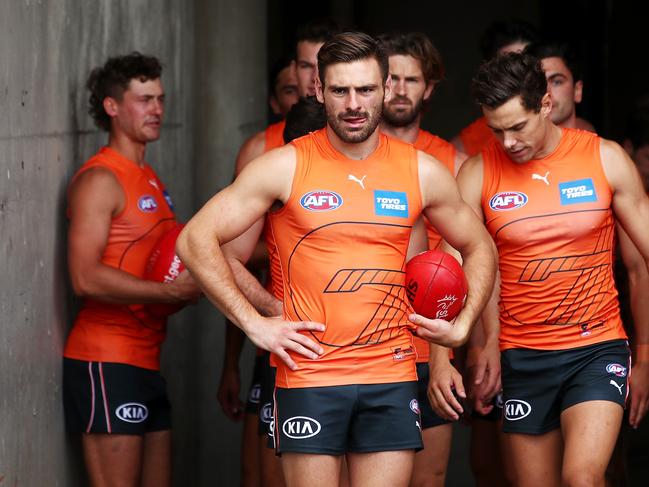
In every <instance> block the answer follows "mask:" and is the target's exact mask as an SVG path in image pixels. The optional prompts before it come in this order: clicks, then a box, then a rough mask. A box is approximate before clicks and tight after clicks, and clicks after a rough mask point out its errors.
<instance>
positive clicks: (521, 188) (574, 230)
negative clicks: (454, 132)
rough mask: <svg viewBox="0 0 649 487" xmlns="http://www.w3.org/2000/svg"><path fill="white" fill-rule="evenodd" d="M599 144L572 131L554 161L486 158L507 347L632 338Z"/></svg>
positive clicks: (486, 201)
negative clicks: (624, 318) (616, 271)
mask: <svg viewBox="0 0 649 487" xmlns="http://www.w3.org/2000/svg"><path fill="white" fill-rule="evenodd" d="M599 146H600V139H599V137H597V136H596V135H594V134H591V133H589V132H585V131H581V130H574V129H563V133H562V137H561V141H560V143H559V145H558V146H557V148H556V149H555V150H554V152H552V153H551V154H549V155H548V156H546V157H544V158H542V159H538V160H532V161H529V162H527V163H524V164H516V163H513V162H512V161H511V160H510V159H509V157H508V156H507V155H506V153H505V152H504V150H503V149H502V147H501V146H500V144H499V143H498V142H496V143H492V144H489V145H488V146H487V147H486V148H485V149H484V150H483V152H482V157H483V161H484V180H483V181H484V182H483V188H482V208H483V210H484V215H485V220H486V225H487V229H488V230H489V232H490V233H491V235H492V237H493V238H494V240H495V242H496V245H497V247H498V255H499V266H500V277H501V291H500V325H501V333H500V344H501V348H502V349H503V350H504V349H508V348H530V349H540V350H563V349H569V348H575V347H581V346H585V345H590V344H593V343H598V342H602V341H606V340H613V339H618V338H625V337H626V335H625V333H624V330H623V328H622V323H621V320H620V313H619V309H618V303H617V291H616V290H615V283H614V281H613V245H614V236H615V221H614V218H613V213H612V211H611V200H612V193H611V189H610V187H609V185H608V182H607V180H606V177H605V175H604V171H603V169H602V164H601V160H600V153H599Z"/></svg>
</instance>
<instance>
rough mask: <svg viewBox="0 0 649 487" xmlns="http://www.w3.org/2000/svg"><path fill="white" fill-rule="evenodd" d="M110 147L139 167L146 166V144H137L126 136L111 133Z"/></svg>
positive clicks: (109, 138)
mask: <svg viewBox="0 0 649 487" xmlns="http://www.w3.org/2000/svg"><path fill="white" fill-rule="evenodd" d="M108 147H110V148H111V149H113V150H115V151H117V152H119V153H120V154H121V155H123V156H124V157H126V158H127V159H129V160H131V161H133V162H135V163H136V164H137V165H138V166H140V167H142V166H143V165H144V151H145V149H146V144H143V143H141V142H135V141H133V140H132V139H130V138H128V137H127V136H126V135H124V134H121V133H114V132H111V133H110V136H109V137H108Z"/></svg>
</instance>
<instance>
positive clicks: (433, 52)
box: [379, 32, 466, 487]
mask: <svg viewBox="0 0 649 487" xmlns="http://www.w3.org/2000/svg"><path fill="white" fill-rule="evenodd" d="M379 40H380V41H381V44H382V45H383V47H384V48H385V49H386V51H387V54H388V60H389V66H390V77H391V79H392V98H391V99H390V100H389V101H388V102H386V103H385V104H384V105H383V120H382V122H381V131H382V132H383V133H385V134H388V135H390V136H392V137H395V138H397V139H399V140H403V141H404V142H410V143H411V144H413V145H414V146H415V148H416V149H418V150H421V151H423V152H425V153H427V154H429V155H431V156H433V157H434V158H435V159H437V160H438V161H440V162H441V163H442V164H443V165H444V166H446V168H447V169H448V170H449V171H450V172H451V174H453V175H455V174H457V171H458V170H459V168H460V165H461V164H462V162H463V161H464V159H466V155H465V154H463V153H462V152H459V151H457V150H456V149H455V147H454V146H453V145H452V144H451V143H449V142H447V141H445V140H444V139H442V138H440V137H437V136H436V135H433V134H431V133H430V132H427V131H426V130H423V129H422V128H421V127H420V124H421V118H422V112H423V109H424V108H425V106H426V105H427V104H428V102H429V101H430V97H431V96H432V94H433V91H434V90H435V85H436V84H437V83H438V82H439V81H441V80H442V79H443V78H444V65H443V63H442V57H441V55H440V54H439V52H438V51H437V49H436V48H435V46H433V43H432V42H431V41H430V39H428V37H426V35H425V34H422V33H418V32H411V33H406V34H400V33H399V34H384V35H382V36H380V37H379ZM425 223H426V233H427V237H428V245H427V248H431V249H434V248H437V247H438V246H439V244H440V243H441V237H440V236H439V234H438V233H437V232H436V231H435V228H433V226H432V225H431V224H430V223H429V222H428V221H426V222H425ZM419 240H421V239H412V242H413V243H412V245H413V246H416V242H418V241H419ZM423 250H426V248H420V249H415V248H411V249H410V253H411V254H415V253H418V252H421V251H423ZM415 347H416V349H417V376H418V381H419V397H418V400H419V408H420V411H421V427H422V437H423V440H424V450H422V451H420V452H419V453H418V454H417V455H416V456H415V467H414V471H413V477H412V480H411V483H410V485H411V486H413V487H415V486H417V487H420V486H421V487H423V486H443V485H444V481H445V478H446V467H447V464H448V458H449V454H450V446H451V436H452V432H453V431H452V427H451V423H450V422H448V421H446V420H444V419H442V418H440V417H439V416H438V415H437V414H435V412H434V411H433V409H432V407H431V406H430V402H429V400H428V397H427V389H428V380H429V368H428V355H429V343H428V342H427V341H425V340H422V339H419V338H415Z"/></svg>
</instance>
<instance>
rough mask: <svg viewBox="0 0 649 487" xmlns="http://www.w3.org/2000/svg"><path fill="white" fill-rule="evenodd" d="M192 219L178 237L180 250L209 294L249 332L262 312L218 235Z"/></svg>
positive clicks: (219, 307) (183, 258) (177, 247)
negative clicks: (246, 290)
mask: <svg viewBox="0 0 649 487" xmlns="http://www.w3.org/2000/svg"><path fill="white" fill-rule="evenodd" d="M201 227H202V225H201V223H200V221H199V222H197V223H195V224H194V225H192V221H190V222H189V223H188V224H187V226H186V227H185V229H184V230H183V232H182V233H181V234H180V236H179V237H178V241H177V243H176V251H177V254H178V256H179V257H180V259H181V260H182V261H183V263H184V264H185V266H186V267H187V268H188V269H189V270H190V272H191V273H192V276H193V277H194V279H195V280H196V282H197V283H198V285H199V286H200V287H201V289H202V290H203V293H204V294H205V296H206V297H207V298H208V299H209V300H210V301H211V302H212V303H213V304H214V305H215V306H216V307H217V308H218V309H219V310H220V311H221V312H222V313H223V314H224V315H225V316H226V318H228V319H229V320H231V321H232V323H234V324H235V325H236V326H238V327H239V328H241V329H242V330H243V331H244V333H246V334H248V331H249V330H248V327H249V325H250V324H251V323H252V322H253V321H254V320H255V319H257V318H259V313H258V312H257V311H256V310H255V308H254V307H253V306H252V304H250V302H249V301H248V300H247V299H246V297H245V296H244V295H243V293H242V292H241V290H240V289H239V287H238V286H237V285H236V282H235V280H234V275H233V274H232V270H231V268H230V265H229V264H228V262H227V261H226V259H225V257H224V256H223V253H222V251H221V247H220V244H219V239H218V238H217V236H216V235H211V234H209V235H205V234H204V232H203V231H202V229H201Z"/></svg>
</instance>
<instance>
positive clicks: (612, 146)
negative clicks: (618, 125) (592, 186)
mask: <svg viewBox="0 0 649 487" xmlns="http://www.w3.org/2000/svg"><path fill="white" fill-rule="evenodd" d="M599 152H600V155H601V156H602V161H603V162H604V159H605V158H606V159H609V158H613V159H615V158H620V157H622V158H624V159H626V155H627V154H626V151H625V150H624V149H623V148H622V146H621V145H620V144H618V143H617V142H615V141H613V140H609V139H603V138H600V145H599Z"/></svg>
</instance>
